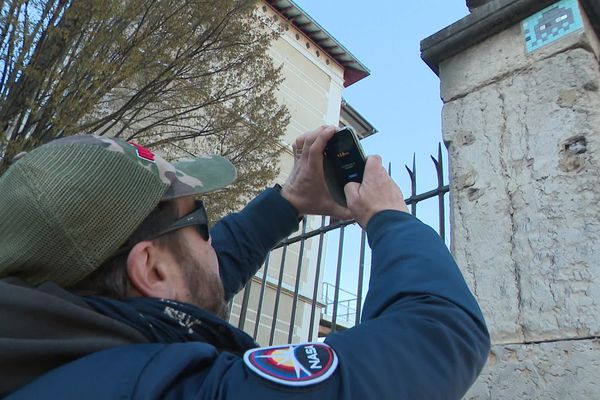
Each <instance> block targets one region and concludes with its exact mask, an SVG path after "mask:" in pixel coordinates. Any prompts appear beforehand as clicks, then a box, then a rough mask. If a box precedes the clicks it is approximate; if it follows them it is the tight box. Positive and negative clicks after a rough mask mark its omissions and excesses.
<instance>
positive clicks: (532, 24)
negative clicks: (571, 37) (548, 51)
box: [523, 0, 583, 53]
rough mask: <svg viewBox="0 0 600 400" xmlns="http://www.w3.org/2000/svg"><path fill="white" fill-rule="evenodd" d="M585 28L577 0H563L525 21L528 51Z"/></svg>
mask: <svg viewBox="0 0 600 400" xmlns="http://www.w3.org/2000/svg"><path fill="white" fill-rule="evenodd" d="M581 29H583V21H582V19H581V13H580V11H579V4H578V2H577V0H561V1H559V2H557V3H555V4H553V5H551V6H550V7H547V8H545V9H543V10H542V11H540V12H537V13H535V14H533V15H532V16H531V17H529V18H527V19H526V20H525V21H523V36H524V37H525V46H526V48H527V52H528V53H531V52H532V51H535V50H537V49H539V48H541V47H544V46H546V45H548V44H550V43H552V42H555V41H557V40H560V39H562V38H563V37H565V36H566V35H568V34H570V33H573V32H577V31H579V30H581Z"/></svg>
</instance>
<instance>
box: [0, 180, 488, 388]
mask: <svg viewBox="0 0 600 400" xmlns="http://www.w3.org/2000/svg"><path fill="white" fill-rule="evenodd" d="M295 218H296V216H295V215H294V212H293V209H292V208H291V207H290V206H289V204H288V203H287V202H285V200H283V199H281V198H280V197H279V195H277V194H276V193H275V192H274V191H267V193H265V194H263V195H262V196H261V197H259V199H258V200H256V201H255V202H253V203H251V205H250V207H247V208H246V209H245V210H244V212H242V213H241V214H238V215H237V216H235V217H232V218H229V219H228V218H226V219H224V220H223V222H222V223H221V224H220V225H219V226H217V227H216V228H215V230H214V231H213V232H212V235H213V243H214V246H215V248H216V249H217V251H218V253H219V260H220V262H221V267H222V269H223V271H222V272H223V279H224V283H225V287H226V290H227V292H228V294H229V295H232V294H233V292H235V291H237V290H239V289H240V288H241V287H242V284H243V283H244V282H246V281H247V279H249V277H250V276H251V275H252V274H253V273H254V272H255V268H256V267H257V266H256V261H257V260H259V259H260V260H262V258H263V257H264V255H265V254H266V251H267V250H268V248H267V247H269V246H272V243H269V242H272V241H273V240H275V239H278V237H279V236H280V235H281V233H283V232H284V231H287V233H289V231H290V227H292V226H297V220H296V219H295ZM367 234H368V239H369V244H370V246H371V248H372V257H373V259H372V267H371V268H372V271H371V280H370V284H369V292H368V295H367V298H366V301H365V305H364V310H363V317H362V323H361V324H360V325H358V326H356V327H354V328H351V329H348V330H346V331H342V332H337V333H334V334H331V335H329V336H328V337H327V339H326V340H325V342H326V344H328V345H329V346H331V348H333V349H334V351H335V354H336V355H337V358H338V365H337V367H336V368H333V369H332V372H333V373H332V374H331V376H329V377H328V378H327V379H325V380H323V381H321V382H319V383H315V384H309V385H308V386H303V387H293V386H289V385H285V384H281V383H275V382H272V381H271V380H268V379H265V378H263V377H260V376H259V375H257V374H256V373H255V372H253V371H252V370H251V369H250V368H249V367H248V365H247V364H246V363H245V362H244V360H243V359H242V358H240V357H238V356H235V355H233V354H230V353H226V352H224V353H219V352H218V351H217V350H216V349H215V348H214V347H213V346H211V345H210V344H207V343H179V344H137V345H128V346H121V347H115V348H113V349H109V350H105V351H101V352H97V353H94V354H91V355H89V356H86V357H83V358H81V359H79V360H76V361H74V362H71V363H69V364H66V365H64V366H62V367H60V368H58V369H55V370H53V371H51V372H49V373H47V374H46V375H44V376H42V377H41V378H39V379H37V380H36V381H34V382H33V383H31V384H29V385H27V386H26V387H24V388H23V389H21V390H19V391H17V392H16V393H14V394H13V395H12V396H10V397H9V398H12V399H86V400H92V399H117V398H118V399H261V400H270V399H290V400H291V399H361V400H364V399H378V400H379V399H410V400H419V399H459V398H461V397H462V396H463V395H464V393H465V392H466V390H467V389H468V388H469V386H470V385H471V384H472V383H473V382H474V380H475V378H476V377H477V375H478V373H479V371H480V370H481V368H482V367H483V365H484V363H485V361H486V359H487V354H488V351H489V345H490V343H489V336H488V333H487V330H486V326H485V323H484V320H483V317H482V315H481V312H480V310H479V307H478V305H477V303H476V301H475V299H474V298H473V296H472V295H471V293H470V291H469V289H468V287H467V285H466V284H465V282H464V280H463V278H462V275H461V274H460V272H459V269H458V268H457V266H456V264H455V262H454V261H453V259H452V257H451V255H450V253H449V252H448V250H447V249H446V247H445V245H444V243H443V242H442V241H441V240H440V238H439V236H438V235H437V233H436V232H434V231H433V230H432V229H431V228H429V227H428V226H426V225H424V224H423V223H421V222H420V221H418V220H417V219H416V218H414V217H412V216H411V215H409V214H406V213H402V212H398V211H383V212H380V213H378V214H377V215H375V216H374V217H373V218H372V219H371V220H370V221H369V225H368V227H367Z"/></svg>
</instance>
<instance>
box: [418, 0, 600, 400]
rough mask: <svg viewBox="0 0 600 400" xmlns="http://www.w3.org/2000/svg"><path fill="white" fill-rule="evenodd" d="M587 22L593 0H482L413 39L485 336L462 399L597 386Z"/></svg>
mask: <svg viewBox="0 0 600 400" xmlns="http://www.w3.org/2000/svg"><path fill="white" fill-rule="evenodd" d="M599 32H600V2H598V0H580V1H577V0H562V1H556V0H554V1H544V0H531V1H529V0H493V1H491V2H488V3H487V4H485V5H482V6H481V7H479V8H477V10H475V11H474V12H473V13H472V14H471V15H469V16H467V17H465V18H464V19H463V20H461V21H458V22H457V23H455V24H453V25H451V26H449V27H448V28H446V29H444V30H442V31H440V32H438V33H437V34H435V35H433V36H431V37H429V38H427V39H425V40H424V41H423V42H422V43H421V50H422V57H423V59H424V61H425V62H426V63H427V64H428V65H429V66H430V67H431V68H432V69H433V70H434V71H435V72H436V73H437V74H438V75H439V77H440V80H441V96H442V99H443V101H444V109H443V137H444V140H445V143H446V146H447V148H448V152H449V160H450V161H449V163H450V188H451V190H450V196H451V229H452V234H451V238H452V252H453V254H454V256H455V257H456V260H457V261H458V264H459V265H460V266H461V268H462V269H463V272H464V274H465V277H466V278H467V280H468V282H469V284H470V286H471V289H472V290H473V292H474V293H475V295H476V296H477V298H478V299H479V301H480V304H481V307H482V310H483V313H484V315H485V317H486V319H487V322H488V325H489V328H490V332H491V335H492V341H493V347H492V352H491V354H490V357H489V361H488V364H487V366H486V367H485V369H484V371H483V372H482V374H481V376H480V378H479V380H478V381H477V382H476V384H475V385H474V386H473V388H472V389H471V390H470V391H469V393H468V394H467V396H466V397H465V398H467V399H495V400H496V399H511V400H512V399H600V70H599V55H600V42H599V40H598V33H599Z"/></svg>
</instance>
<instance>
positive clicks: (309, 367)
mask: <svg viewBox="0 0 600 400" xmlns="http://www.w3.org/2000/svg"><path fill="white" fill-rule="evenodd" d="M244 362H245V363H246V365H247V366H248V368H250V369H251V370H252V371H254V372H255V373H256V374H258V375H259V376H261V377H263V378H265V379H267V380H269V381H272V382H277V383H281V384H283V385H287V386H308V385H314V384H316V383H319V382H323V381H324V380H325V379H327V378H329V377H330V376H331V375H332V374H333V373H334V372H335V369H336V368H337V364H338V359H337V355H336V354H335V351H333V349H332V348H331V347H329V346H328V345H326V344H325V343H304V344H295V345H285V346H272V347H261V348H259V349H252V350H248V351H247V352H246V354H244Z"/></svg>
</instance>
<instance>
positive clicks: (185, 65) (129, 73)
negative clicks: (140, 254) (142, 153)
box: [0, 0, 288, 209]
mask: <svg viewBox="0 0 600 400" xmlns="http://www.w3.org/2000/svg"><path fill="white" fill-rule="evenodd" d="M0 6H1V15H0V18H1V19H0V57H1V58H0V142H1V143H2V148H1V149H0V150H1V151H0V156H2V159H1V160H0V173H1V172H2V171H4V170H5V169H6V168H7V165H8V163H9V162H10V160H11V159H12V157H13V156H14V155H15V154H16V153H17V152H20V151H23V150H25V151H27V150H29V149H31V148H32V147H34V146H36V145H38V144H41V143H45V142H47V141H49V140H52V139H54V138H56V137H60V136H66V135H72V134H77V133H94V134H98V135H105V134H109V135H112V136H119V137H123V138H126V139H128V140H132V139H134V140H137V141H140V142H142V143H144V144H146V145H147V146H150V147H151V146H157V147H159V148H162V149H163V150H164V149H165V148H168V149H167V150H170V151H169V153H170V154H173V155H175V154H176V155H179V154H181V152H184V153H185V152H188V153H189V152H191V153H197V152H201V151H206V150H210V151H216V152H218V153H221V154H223V155H225V156H227V157H228V158H230V159H231V160H232V161H233V162H234V164H236V166H238V169H239V170H240V184H239V185H238V186H237V187H236V188H233V189H232V190H230V191H229V193H236V195H237V194H240V193H244V194H251V193H253V192H255V191H256V190H258V189H259V188H261V187H263V186H264V185H266V184H267V183H268V181H270V180H272V179H273V177H274V176H275V174H276V173H277V169H276V165H277V162H276V161H277V159H278V156H279V154H280V151H281V150H280V146H279V144H278V142H279V138H280V137H281V135H282V133H283V131H284V129H285V126H286V125H287V122H288V114H287V111H286V110H285V108H284V107H282V106H281V105H279V104H278V103H277V101H276V100H275V92H276V90H277V87H278V85H279V83H280V81H281V75H280V71H279V70H278V69H277V68H275V67H274V66H273V62H272V60H271V59H270V57H269V56H268V48H269V45H270V43H271V41H272V40H274V39H275V38H276V37H277V35H278V32H276V31H273V29H271V28H270V27H267V26H265V25H264V24H263V23H261V22H260V21H259V19H257V18H256V17H255V6H256V4H255V1H252V0H211V1H206V0H79V1H75V0H12V1H2V0H0ZM238 198H239V196H238ZM223 201H224V202H228V203H229V205H228V206H227V207H226V209H232V208H235V207H237V205H239V204H238V203H239V201H237V202H236V200H233V199H230V200H223Z"/></svg>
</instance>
